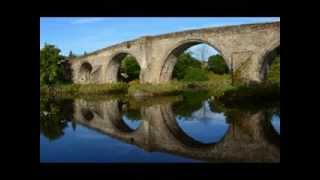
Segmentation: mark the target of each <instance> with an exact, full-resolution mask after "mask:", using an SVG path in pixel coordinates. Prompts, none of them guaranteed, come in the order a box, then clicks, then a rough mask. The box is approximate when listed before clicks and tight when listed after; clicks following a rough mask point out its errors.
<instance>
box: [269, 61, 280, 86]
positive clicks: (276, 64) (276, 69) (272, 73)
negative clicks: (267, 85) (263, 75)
mask: <svg viewBox="0 0 320 180" xmlns="http://www.w3.org/2000/svg"><path fill="white" fill-rule="evenodd" d="M267 80H268V81H269V82H271V83H279V82H280V55H277V56H276V57H275V59H274V60H273V62H272V64H271V66H270V69H269V72H268V74H267Z"/></svg>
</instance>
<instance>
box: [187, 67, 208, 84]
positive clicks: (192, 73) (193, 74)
mask: <svg viewBox="0 0 320 180" xmlns="http://www.w3.org/2000/svg"><path fill="white" fill-rule="evenodd" d="M208 79H209V78H208V73H207V71H205V70H204V69H200V68H194V67H192V66H191V67H187V69H186V73H185V75H184V77H183V80H185V81H207V80H208Z"/></svg>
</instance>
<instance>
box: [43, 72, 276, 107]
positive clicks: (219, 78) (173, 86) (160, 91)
mask: <svg viewBox="0 0 320 180" xmlns="http://www.w3.org/2000/svg"><path fill="white" fill-rule="evenodd" d="M279 90H280V85H279V84H278V83H264V84H261V85H253V86H233V85H232V84H231V77H230V76H229V75H218V74H210V75H209V79H208V80H207V81H194V82H186V81H176V80H172V81H170V82H169V83H163V84H157V85H154V84H148V83H146V84H140V83H139V81H132V82H130V83H114V84H89V85H79V84H65V85H56V86H52V87H49V86H41V87H40V94H41V95H54V96H61V95H64V96H81V95H95V96H104V95H115V94H122V95H124V96H128V97H133V98H146V97H156V96H174V95H179V94H181V93H183V92H199V91H207V92H208V95H209V96H215V97H221V99H222V100H223V101H226V102H228V101H230V102H231V101H232V102H234V101H243V99H246V100H247V99H248V98H251V99H253V101H260V100H263V101H264V100H269V99H272V100H273V99H275V98H276V99H280V91H279Z"/></svg>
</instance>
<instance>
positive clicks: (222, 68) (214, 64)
mask: <svg viewBox="0 0 320 180" xmlns="http://www.w3.org/2000/svg"><path fill="white" fill-rule="evenodd" d="M208 69H209V70H210V71H213V72H214V73H216V74H226V73H229V69H228V66H227V64H226V63H225V60H224V59H223V57H222V56H221V55H218V54H217V55H213V56H210V57H209V60H208Z"/></svg>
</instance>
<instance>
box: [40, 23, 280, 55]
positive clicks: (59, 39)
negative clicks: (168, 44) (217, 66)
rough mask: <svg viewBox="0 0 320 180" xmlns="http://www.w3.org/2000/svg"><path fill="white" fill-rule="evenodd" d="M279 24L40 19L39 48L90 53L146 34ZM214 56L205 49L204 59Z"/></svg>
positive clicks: (209, 50)
mask: <svg viewBox="0 0 320 180" xmlns="http://www.w3.org/2000/svg"><path fill="white" fill-rule="evenodd" d="M271 21H280V18H279V17H263V18H260V17H257V18H245V17H244V18H239V17H238V18H211V17H210V18H180V17H179V18H178V17H175V18H169V17H164V18H160V17H157V18H139V17H136V18H119V17H112V18H111V17H110V18H100V17H95V18H92V17H91V18H85V17H82V18H53V17H50V18H49V17H46V18H40V48H41V47H43V45H44V43H45V42H46V43H50V44H54V45H56V46H57V47H58V48H60V49H61V51H62V54H64V55H68V53H69V51H70V50H71V51H72V52H73V53H75V54H83V53H84V51H86V52H87V53H90V52H92V51H95V50H98V49H101V48H104V47H107V46H109V45H113V44H117V43H120V42H122V41H127V40H131V39H135V38H138V37H141V36H146V35H158V34H163V33H169V32H175V31H183V30H188V29H197V28H205V27H215V26H224V25H238V24H248V23H259V22H271ZM199 48H203V45H198V46H193V47H192V48H190V51H192V52H194V56H195V57H198V58H199V56H200V54H199V51H197V49H199ZM212 54H216V51H215V50H214V49H211V48H208V51H207V53H206V56H207V57H208V56H210V55H212Z"/></svg>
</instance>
